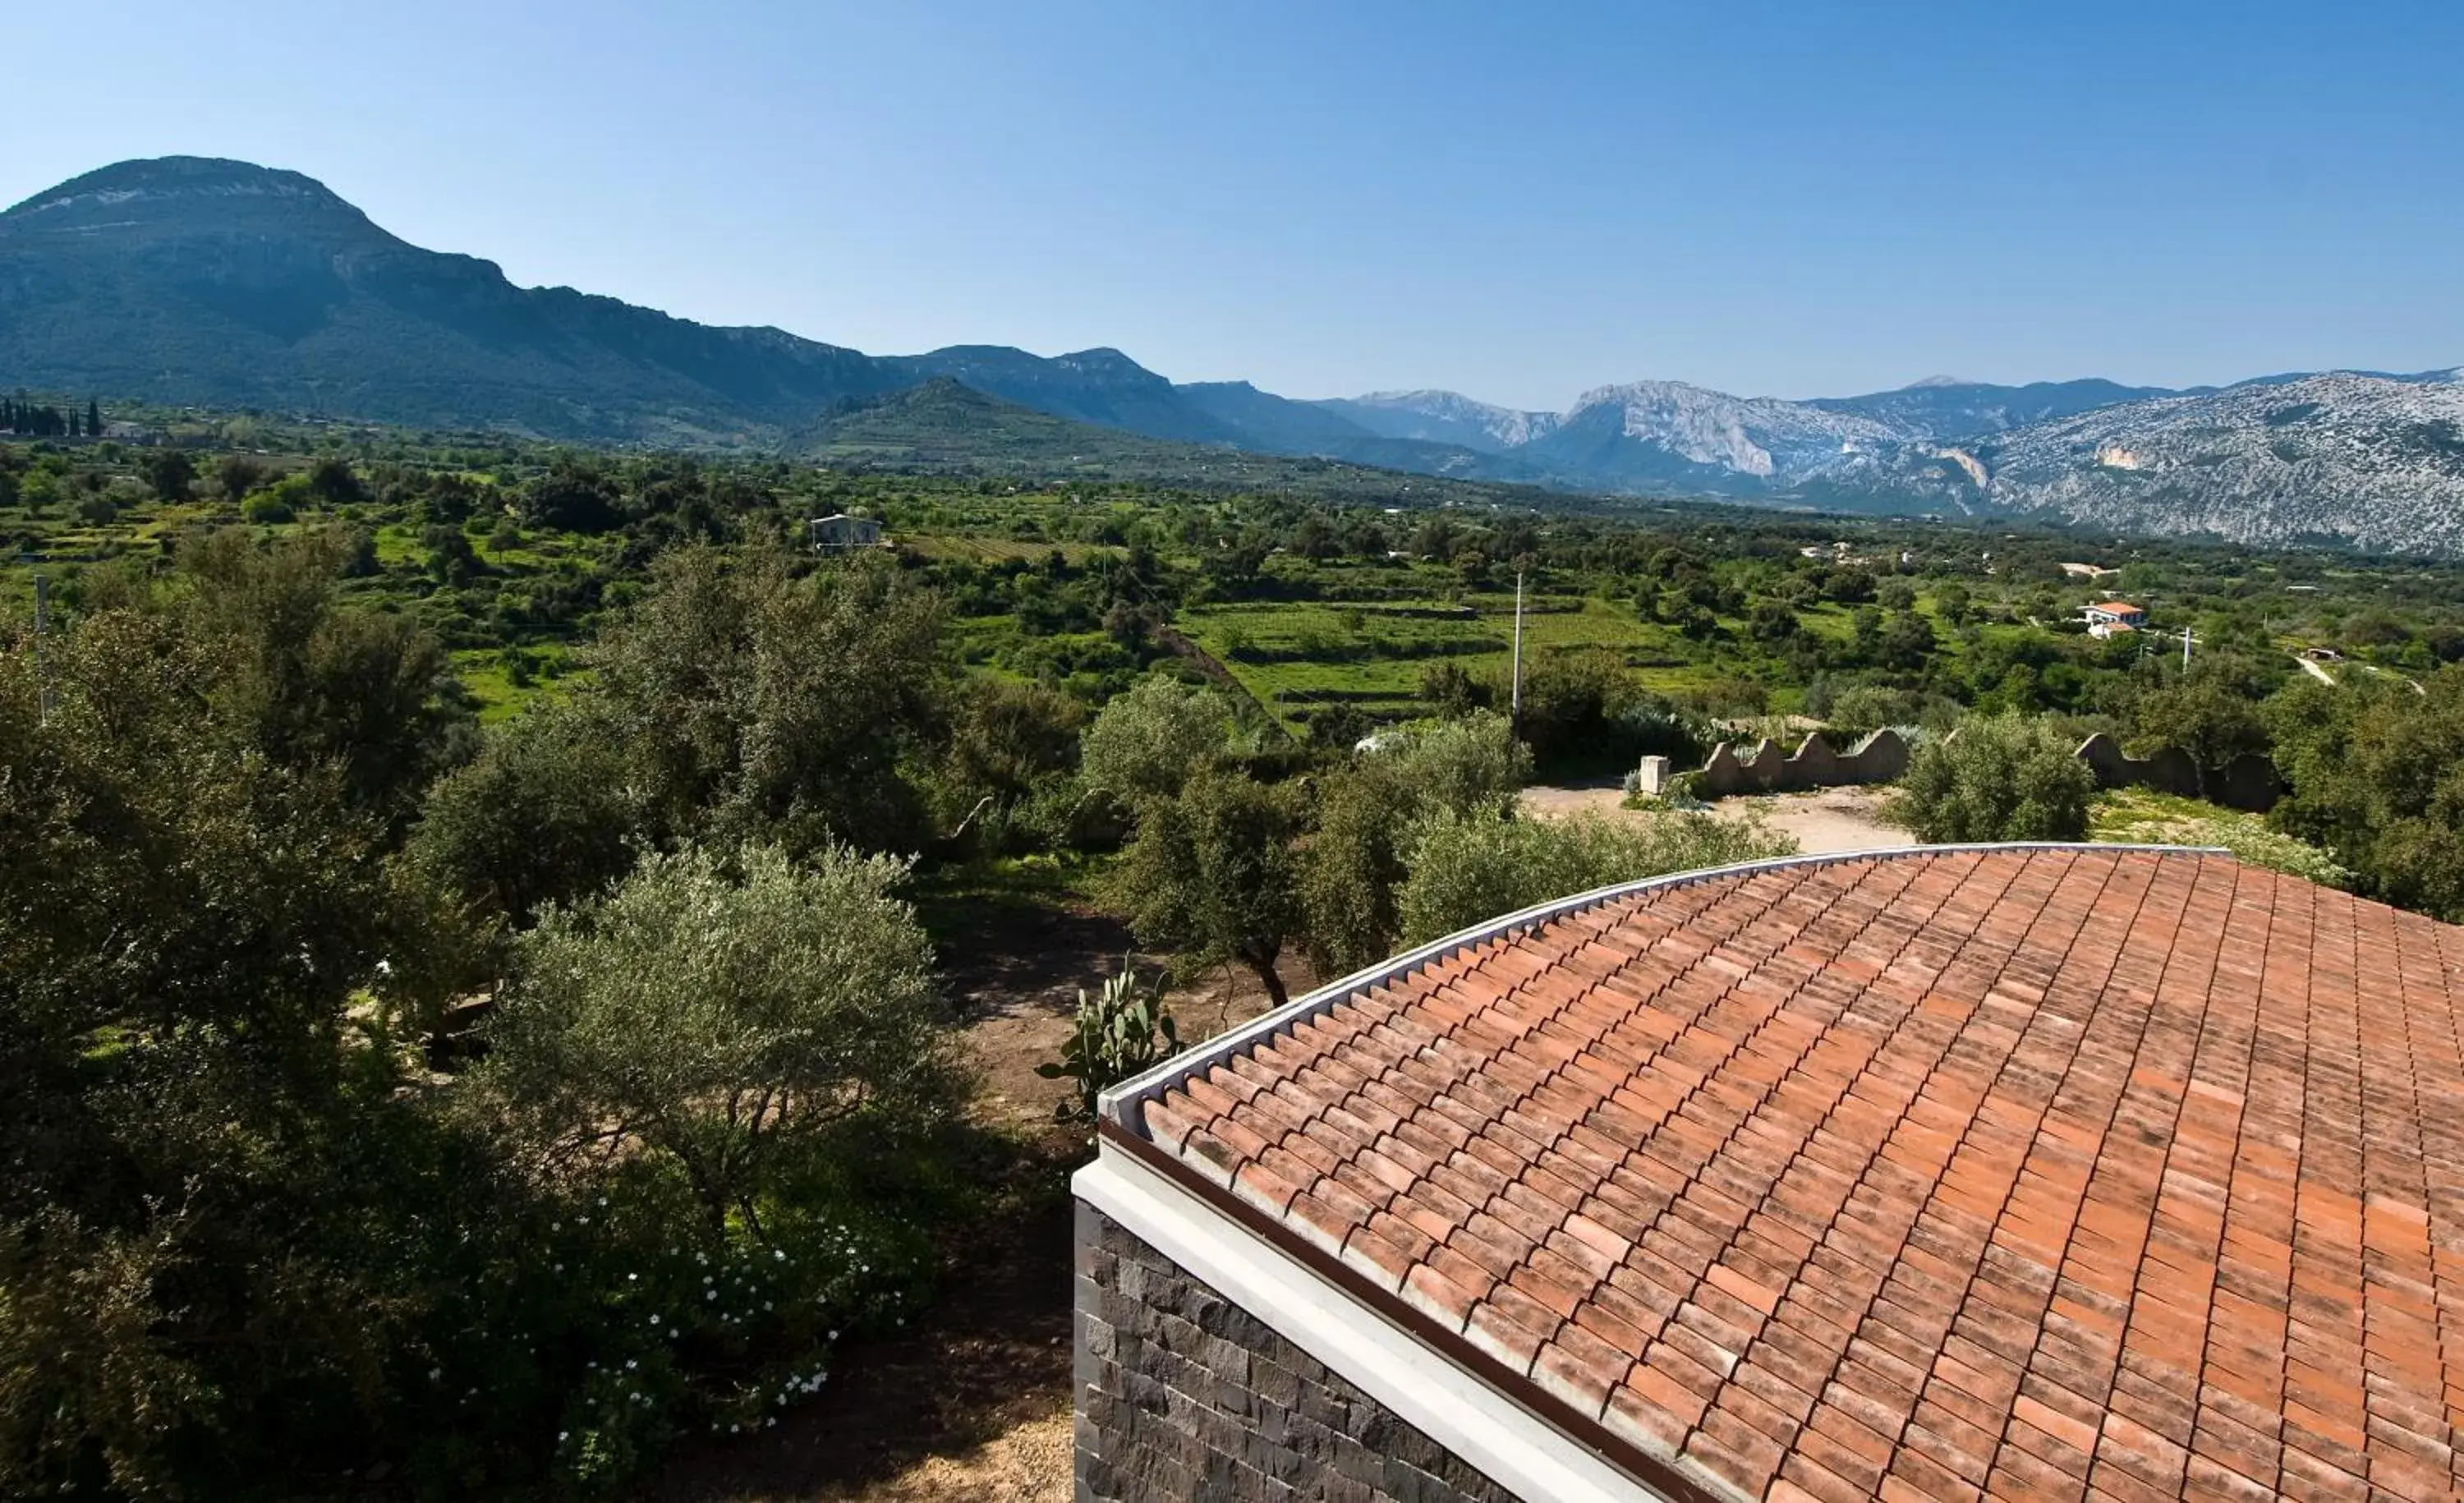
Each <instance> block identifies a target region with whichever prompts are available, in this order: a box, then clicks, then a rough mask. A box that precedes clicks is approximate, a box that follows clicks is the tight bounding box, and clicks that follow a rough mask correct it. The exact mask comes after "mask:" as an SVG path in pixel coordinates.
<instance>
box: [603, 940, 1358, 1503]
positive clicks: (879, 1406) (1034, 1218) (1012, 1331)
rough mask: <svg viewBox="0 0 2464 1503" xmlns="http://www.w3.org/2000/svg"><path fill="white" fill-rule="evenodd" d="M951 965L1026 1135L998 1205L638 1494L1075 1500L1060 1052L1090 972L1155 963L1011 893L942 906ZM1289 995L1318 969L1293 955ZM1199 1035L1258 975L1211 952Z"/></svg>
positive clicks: (1007, 1127)
mask: <svg viewBox="0 0 2464 1503" xmlns="http://www.w3.org/2000/svg"><path fill="white" fill-rule="evenodd" d="M934 920H935V921H934V928H935V939H936V945H937V948H938V949H939V952H940V954H941V957H942V961H943V976H944V980H945V983H946V984H947V985H948V987H949V991H950V995H951V997H952V1000H953V1002H954V1003H955V1005H956V1007H957V1020H958V1024H959V1028H960V1031H961V1038H962V1040H963V1043H964V1045H965V1048H966V1050H967V1051H968V1054H969V1056H970V1057H971V1058H972V1060H973V1061H974V1063H975V1066H976V1069H977V1072H978V1074H979V1081H980V1090H979V1094H978V1096H977V1098H976V1102H975V1105H974V1109H973V1110H974V1113H975V1115H976V1117H977V1119H978V1120H979V1122H981V1123H982V1125H984V1126H986V1127H988V1128H993V1129H996V1130H998V1132H999V1133H1000V1135H1001V1138H1003V1139H1004V1140H1006V1141H1009V1142H1012V1143H1014V1144H1015V1145H1016V1150H1017V1157H1016V1159H1015V1160H1014V1161H1013V1162H1010V1163H1008V1164H1006V1165H1004V1166H1003V1171H1002V1172H1003V1173H1004V1174H1005V1175H1006V1177H1007V1182H1008V1183H1005V1184H1004V1185H1003V1187H1002V1191H1001V1194H1000V1195H999V1197H997V1204H998V1205H1001V1206H1003V1207H1005V1209H1004V1212H1003V1213H1002V1214H1000V1215H997V1216H994V1217H991V1218H988V1219H987V1220H986V1221H984V1222H982V1223H980V1224H978V1225H974V1226H970V1227H967V1228H965V1231H964V1235H963V1236H960V1237H957V1238H954V1239H953V1243H952V1246H951V1247H950V1248H949V1249H947V1253H946V1257H947V1263H946V1266H945V1268H944V1271H943V1275H942V1278H941V1281H940V1288H941V1294H940V1297H939V1298H938V1300H937V1301H936V1302H935V1305H934V1306H933V1308H932V1309H931V1311H930V1312H928V1314H927V1315H926V1317H925V1318H923V1319H922V1320H919V1321H918V1322H916V1326H915V1329H914V1330H913V1333H912V1334H911V1335H908V1336H906V1337H903V1338H901V1339H899V1340H895V1341H876V1342H872V1343H870V1344H869V1345H865V1346H861V1347H857V1348H853V1349H850V1350H848V1351H847V1352H844V1353H842V1354H840V1357H839V1359H838V1361H837V1362H836V1364H835V1365H834V1366H833V1368H832V1371H831V1379H830V1382H829V1385H828V1387H827V1389H826V1390H825V1392H824V1393H823V1394H822V1395H821V1396H820V1397H819V1398H818V1399H816V1400H814V1401H813V1402H811V1403H809V1404H805V1405H803V1406H802V1407H800V1408H797V1409H795V1410H793V1411H791V1412H790V1413H789V1414H788V1415H786V1416H785V1417H784V1418H782V1419H781V1422H780V1424H779V1426H778V1427H777V1428H776V1429H773V1430H764V1431H762V1432H761V1433H760V1434H759V1435H758V1436H747V1437H744V1438H743V1439H741V1440H730V1441H724V1442H721V1441H715V1440H708V1439H706V1438H695V1439H694V1440H693V1441H691V1442H689V1443H688V1444H686V1445H685V1446H683V1447H680V1448H679V1449H678V1451H677V1453H676V1455H675V1457H674V1458H673V1460H672V1461H671V1464H670V1465H669V1467H668V1468H667V1470H666V1471H665V1472H664V1473H663V1474H662V1475H661V1476H660V1477H659V1478H658V1479H656V1481H655V1482H654V1483H653V1484H652V1485H651V1486H650V1487H649V1488H648V1489H646V1490H645V1491H644V1492H643V1493H642V1494H641V1496H642V1498H643V1499H644V1500H645V1503H787V1500H789V1499H795V1500H800V1503H801V1500H813V1503H924V1500H928V1499H930V1500H935V1503H940V1500H951V1503H1065V1500H1067V1498H1068V1497H1069V1496H1070V1457H1071V1452H1072V1440H1071V1430H1070V1416H1069V1363H1070V1348H1069V1307H1070V1256H1069V1252H1070V1248H1069V1244H1070V1211H1069V1201H1068V1196H1067V1188H1066V1181H1067V1174H1068V1173H1069V1171H1070V1170H1071V1169H1072V1168H1073V1167H1075V1166H1076V1164H1077V1163H1079V1162H1081V1161H1083V1160H1084V1159H1085V1157H1086V1154H1087V1138H1086V1134H1085V1129H1084V1128H1083V1127H1064V1126H1059V1125H1056V1124H1055V1123H1054V1121H1053V1109H1054V1108H1055V1107H1056V1106H1057V1105H1059V1104H1060V1103H1061V1102H1062V1101H1063V1100H1064V1099H1065V1098H1066V1097H1067V1094H1068V1083H1067V1081H1052V1080H1045V1079H1044V1078H1042V1077H1041V1076H1039V1075H1037V1074H1036V1073H1035V1067H1036V1066H1037V1065H1038V1064H1040V1063H1042V1062H1043V1061H1045V1060H1048V1059H1052V1058H1054V1057H1056V1056H1057V1055H1058V1054H1059V1053H1060V1052H1061V1049H1062V1046H1063V1044H1064V1042H1065V1041H1066V1040H1067V1036H1068V1032H1069V1027H1070V1018H1071V1014H1072V1012H1073V1010H1074V1008H1075V1006H1076V1005H1077V998H1078V992H1079V990H1080V988H1082V987H1086V988H1092V987H1093V986H1095V985H1097V984H1100V983H1101V982H1102V980H1103V978H1104V977H1106V976H1108V975H1110V974H1111V973H1112V972H1113V971H1115V970H1117V969H1118V968H1119V967H1120V964H1121V961H1122V959H1123V957H1124V956H1129V957H1131V958H1132V959H1133V961H1136V962H1137V963H1139V965H1140V968H1141V969H1142V970H1143V971H1146V972H1147V973H1149V974H1152V973H1153V972H1154V971H1155V969H1156V968H1157V964H1156V961H1155V958H1153V957H1147V956H1138V955H1136V953H1135V951H1134V946H1133V941H1132V939H1131V937H1130V935H1129V932H1128V931H1127V930H1126V929H1124V928H1123V927H1122V926H1121V925H1120V923H1119V922H1118V921H1117V920H1115V919H1113V918H1111V917H1107V916H1105V915H1102V914H1099V913H1096V912H1094V911H1092V910H1090V909H1088V908H1085V907H1083V906H1079V905H1075V904H1067V903H1058V904H1057V903H1053V902H1048V901H1036V900H1028V899H1020V898H1013V897H1005V896H994V897H987V898H984V899H981V900H970V901H966V902H961V903H957V904H953V905H950V906H948V907H947V908H945V909H943V910H941V911H939V912H937V913H935V916H934ZM1282 977H1283V981H1284V983H1285V984H1286V986H1287V987H1288V988H1289V989H1290V991H1291V993H1292V994H1293V995H1294V996H1298V995H1299V994H1300V993H1301V992H1302V991H1304V990H1306V989H1307V988H1309V986H1312V985H1314V984H1315V981H1314V979H1313V978H1312V977H1311V976H1310V975H1309V972H1308V969H1307V967H1306V965H1305V964H1302V963H1300V962H1299V961H1298V960H1297V958H1292V959H1290V960H1287V961H1286V963H1285V965H1284V966H1283V967H1282ZM1171 1000H1172V1004H1173V1010H1174V1012H1175V1014H1176V1015H1177V1018H1178V1020H1179V1023H1180V1029H1181V1039H1182V1042H1184V1043H1195V1042H1197V1041H1198V1040H1199V1039H1201V1038H1204V1037H1207V1036H1209V1035H1210V1034H1213V1033H1215V1032H1218V1031H1221V1029H1222V1028H1228V1027H1230V1026H1231V1025H1233V1024H1235V1023H1240V1022H1243V1021H1245V1020H1246V1019H1248V1018H1251V1017H1254V1016H1256V1015H1257V1014H1258V1013H1260V1012H1262V1011H1264V1010H1265V1007H1266V1005H1267V1002H1266V996H1265V990H1264V988H1263V987H1262V986H1260V984H1258V982H1257V981H1256V980H1255V978H1253V977H1249V976H1246V975H1245V974H1242V975H1232V976H1226V975H1225V974H1224V973H1223V972H1221V971H1217V972H1215V973H1212V974H1210V975H1209V976H1206V977H1204V978H1201V979H1198V980H1194V981H1191V982H1189V983H1187V984H1183V985H1180V986H1178V987H1177V988H1176V989H1175V991H1174V992H1173V994H1172V998H1171Z"/></svg>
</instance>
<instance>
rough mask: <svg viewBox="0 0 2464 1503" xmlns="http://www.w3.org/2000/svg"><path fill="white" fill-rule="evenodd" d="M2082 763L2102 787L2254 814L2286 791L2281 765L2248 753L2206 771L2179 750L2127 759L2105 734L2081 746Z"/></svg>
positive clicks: (2166, 749) (2172, 748)
mask: <svg viewBox="0 0 2464 1503" xmlns="http://www.w3.org/2000/svg"><path fill="white" fill-rule="evenodd" d="M2079 761H2081V762H2083V763H2087V765H2088V770H2089V771H2090V772H2093V773H2095V774H2096V785H2097V786H2098V787H2100V788H2154V789H2155V790H2156V791H2157V792H2159V793H2173V794H2178V795H2180V796H2181V797H2183V798H2186V799H2205V800H2207V801H2208V802H2209V803H2211V804H2221V805H2223V806H2224V807H2227V808H2233V809H2241V810H2243V811H2245V812H2247V813H2252V814H2264V813H2266V812H2267V811H2268V810H2269V809H2272V808H2274V807H2276V801H2277V799H2278V798H2280V797H2282V795H2283V791H2284V780H2283V778H2282V776H2281V775H2280V774H2279V773H2277V769H2276V763H2274V762H2272V761H2270V760H2268V759H2267V758H2265V757H2261V756H2258V755H2256V754H2255V753H2244V754H2243V755H2242V756H2239V757H2235V758H2234V759H2233V761H2231V762H2229V763H2225V764H2224V765H2223V766H2221V767H2201V766H2200V765H2199V764H2198V763H2196V762H2195V761H2193V760H2192V759H2191V757H2190V754H2189V752H2186V751H2184V750H2182V749H2181V748H2180V747H2178V746H2167V747H2163V748H2161V749H2159V750H2158V751H2156V752H2155V753H2153V754H2152V755H2150V756H2146V757H2131V756H2127V755H2125V754H2124V753H2123V750H2122V743H2121V742H2120V741H2117V740H2114V739H2113V738H2112V737H2110V736H2107V735H2105V734H2104V733H2103V732H2101V731H2100V732H2098V733H2097V734H2096V735H2094V736H2091V737H2089V738H2088V739H2087V740H2084V741H2081V742H2080V743H2079Z"/></svg>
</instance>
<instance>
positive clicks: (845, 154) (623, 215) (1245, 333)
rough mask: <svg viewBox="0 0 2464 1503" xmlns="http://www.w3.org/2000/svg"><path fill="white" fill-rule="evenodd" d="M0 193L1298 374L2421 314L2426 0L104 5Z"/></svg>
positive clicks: (2451, 272) (2340, 340) (2264, 339)
mask: <svg viewBox="0 0 2464 1503" xmlns="http://www.w3.org/2000/svg"><path fill="white" fill-rule="evenodd" d="M80 26H81V27H82V29H83V35H82V38H81V40H80V42H79V44H78V45H77V46H76V47H74V48H70V47H56V48H55V47H46V48H44V49H42V50H41V51H40V52H39V53H38V54H36V53H30V54H28V55H26V56H25V57H21V58H20V59H18V60H17V62H16V63H15V64H14V65H13V66H12V67H11V98H10V108H9V115H10V117H11V120H12V121H14V122H16V128H15V129H14V130H12V132H11V137H12V144H13V147H14V149H12V150H11V151H10V152H9V153H7V154H6V160H5V164H0V201H6V202H14V201H15V200H16V199H18V198H21V197H24V196H26V195H28V194H31V193H33V192H34V191H36V190H38V189H40V188H46V187H48V186H50V185H51V184H52V183H55V182H57V181H59V180H60V179H63V178H66V177H69V176H72V175H74V174H76V173H77V172H80V171H84V170H86V169H88V168H91V167H94V166H101V165H102V164H104V163H106V162H112V161H117V160H120V159H122V158H126V157H134V156H154V155H162V154H166V153H173V152H185V153H191V154H198V155H212V156H234V157H242V158H246V159H249V160H252V161H258V162H263V163H266V164H268V165H272V166H288V167H295V168H297V169H299V170H301V171H304V172H307V173H309V174H311V175H312V176H315V177H318V178H319V179H321V180H323V181H324V182H325V183H327V184H328V185H329V186H331V187H332V188H335V189H336V190H337V191H338V192H340V193H341V194H342V195H343V196H344V197H346V198H349V199H351V200H352V201H353V202H355V203H357V204H359V205H360V206H361V207H362V208H363V209H365V210H367V211H368V212H369V214H370V215H371V216H372V217H373V218H375V219H376V220H377V222H378V223H380V224H382V225H385V227H387V228H388V229H391V230H393V231H394V232H397V233H399V234H402V235H403V236H404V237H406V238H407V239H409V240H412V241H414V242H416V243H418V244H422V245H427V246H431V247H435V248H438V249H445V250H456V251H464V252H468V253H471V254H479V255H485V256H488V257H490V258H491V259H494V260H496V261H498V262H499V263H501V264H502V265H503V266H504V268H505V270H506V272H507V274H508V275H510V276H513V277H514V278H515V279H516V280H517V281H520V282H523V283H525V284H539V283H550V284H564V285H570V286H575V287H580V288H582V289H583V290H585V291H590V292H600V293H607V294H611V295H614V296H617V297H621V298H627V299H629V300H632V301H636V302H642V303H648V304H650V305H653V306H657V307H662V308H666V309H668V310H669V311H671V312H674V313H677V314H680V315H683V316H685V317H689V318H694V319H700V320H707V321H712V322H743V323H775V324H777V325H779V326H781V327H782V328H786V329H790V330H793V331H794V332H796V333H799V334H803V335H807V336H809V337H812V338H815V339H822V340H828V341H830V342H832V343H843V344H851V345H854V346H856V347H858V348H862V349H866V350H870V351H874V352H895V351H909V350H918V349H925V348H930V347H933V346H935V345H940V344H945V343H960V342H967V343H1012V344H1019V345H1023V346H1024V347H1026V348H1029V349H1033V350H1037V351H1039V352H1042V353H1046V354H1050V353H1058V352H1060V351H1063V350H1067V349H1076V348H1081V347H1085V346H1089V345H1095V344H1111V345H1116V346H1118V347H1120V348H1122V349H1125V350H1127V351H1128V352H1129V353H1130V354H1132V355H1133V356H1135V357H1136V358H1137V359H1139V360H1140V361H1142V362H1143V363H1145V364H1146V365H1150V366H1152V367H1154V368H1155V369H1157V370H1160V371H1162V372H1164V373H1165V374H1167V375H1170V376H1173V377H1175V378H1176V379H1180V380H1197V379H1220V378H1234V377H1243V378H1247V379H1251V380H1254V381H1256V382H1257V383H1258V384H1259V385H1261V386H1263V387H1267V388H1268V389H1270V390H1277V391H1282V392H1285V393H1287V394H1289V395H1297V396H1328V395H1342V394H1350V393H1353V392H1357V391H1364V390H1369V389H1373V388H1382V387H1421V386H1431V387H1453V388H1456V389H1459V390H1463V391H1466V392H1469V393H1471V394H1473V395H1475V396H1480V397H1484V398H1486V399H1488V400H1492V401H1499V402H1507V403H1513V404H1517V405H1524V406H1532V407H1562V406H1564V405H1566V404H1567V403H1568V402H1569V401H1571V400H1572V399H1573V397H1574V396H1575V395H1576V394H1577V393H1578V392H1579V391H1581V390H1582V389H1584V388H1586V387H1592V386H1595V385H1600V384H1603V383H1607V382H1612V381H1625V380H1634V379H1639V378H1644V377H1666V378H1674V379H1683V380H1689V381H1697V382H1701V383H1704V384H1705V385H1709V386H1714V387H1722V388H1725V389H1728V390H1735V391H1742V392H1749V393H1770V394H1776V395H1783V396H1806V395H1815V394H1831V393H1842V392H1848V391H1857V390H1866V389H1873V388H1877V387H1890V386H1898V385H1901V384H1903V383H1905V382H1908V381H1912V380H1916V379H1918V378H1921V377H1925V376H1928V375H1932V374H1937V373H1943V372H1949V373H1955V374H1958V375H1962V376H1969V377H1974V378H1979V379H1988V380H2001V381H2024V380H2033V379H2046V378H2063V377H2071V376H2082V375H2107V376H2112V377H2114V378H2117V379H2121V380H2125V381H2134V382H2153V383H2165V384H2187V383H2193V382H2215V381H2224V380H2231V379H2234V378H2238V377H2242V376H2247V375H2255V374H2260V373H2264V372H2269V371H2276V370H2284V369H2294V368H2313V367H2318V366H2327V365H2350V366H2362V367H2371V368H2391V369H2406V370H2410V369H2421V368H2428V367H2432V366H2446V365H2456V364H2459V363H2464V275H2459V274H2464V108H2459V100H2464V88H2459V85H2464V61H2459V59H2464V6H2459V5H2456V4H2454V3H2453V0H2437V3H2413V0H2378V3H2368V4H2364V5H2357V6H2347V7H2324V6H2316V5H2305V6H2299V7H2297V6H2290V5H2277V4H2274V3H2270V0H2244V3H2241V4H2236V5H2220V4H2217V5H2211V4H2206V3H2182V0H2137V3H2134V4H2127V5H2113V4H2104V3H2098V0H2091V3H2080V0H2069V3H2064V4H2060V5H2026V6H2020V5H2000V4H1976V3H1974V0H1968V3H1963V4H1917V3H1908V4H1890V3H1885V0H1874V3H1870V4H1848V3H1818V4H1817V3H1805V4H1794V5H1781V4H1761V5H1758V4H1751V3H1722V4H1717V5H1713V4H1694V5H1685V6H1674V5H1670V6H1662V5H1650V4H1623V5H1620V4H1598V5H1575V4H1565V5H1553V6H1552V5H1529V6H1513V7H1508V6H1478V7H1475V6H1467V5H1454V4H1447V3H1443V0H1429V3H1420V4H1340V3H1332V0H1330V3H1323V4H1316V5H1310V4H1288V5H1287V4H1280V3H1265V0H1260V3H1243V4H1239V5H1228V4H1227V5H1199V4H1194V3H1181V0H1140V3H1133V4H1086V3H1075V0H1038V3H1036V4H1032V5H1023V4H1018V3H1015V0H1009V3H999V4H992V3H987V4H934V3H929V0H913V3H910V0H896V3H891V4H882V3H879V0H875V3H873V4H869V5H865V6H861V7H852V6H839V5H834V4H787V3H780V4H770V5H750V4H736V5H730V4H704V5H700V6H696V7H693V8H690V9H688V8H684V7H675V6H651V5H642V4H632V3H626V0H608V3H601V4H595V5H570V4H562V3H547V4H512V3H501V0H500V3H497V4H494V5H471V4H464V3H461V0H437V3H431V4H426V5H421V6H417V7H410V6H388V5H333V4H269V3H251V0H238V3H228V4H222V5H216V6H211V7H204V6H197V5H194V4H192V3H191V4H184V5H180V6H170V5H158V4H155V3H153V0H138V3H135V4H131V5H125V6H121V7H118V8H115V9H114V10H113V11H111V12H110V13H109V15H108V16H103V15H100V14H98V15H95V16H90V17H87V18H85V20H84V21H83V22H81V23H80Z"/></svg>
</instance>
